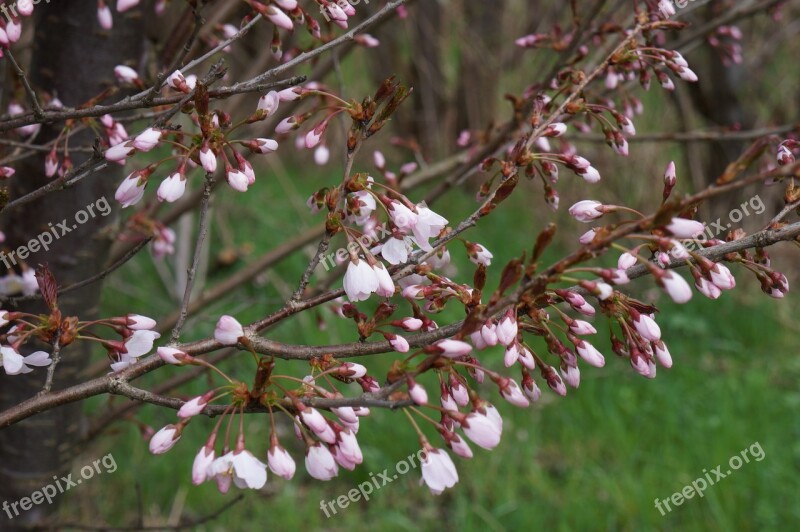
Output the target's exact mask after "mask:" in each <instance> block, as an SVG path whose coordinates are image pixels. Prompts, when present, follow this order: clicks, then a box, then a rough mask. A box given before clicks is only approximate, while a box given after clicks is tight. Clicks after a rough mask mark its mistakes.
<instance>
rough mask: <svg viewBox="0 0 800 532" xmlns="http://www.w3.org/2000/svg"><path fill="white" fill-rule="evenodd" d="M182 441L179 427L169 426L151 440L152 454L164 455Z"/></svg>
mask: <svg viewBox="0 0 800 532" xmlns="http://www.w3.org/2000/svg"><path fill="white" fill-rule="evenodd" d="M180 439H181V434H180V431H179V430H178V427H177V426H176V425H167V426H166V427H164V428H162V429H161V430H159V431H158V432H156V433H155V434H154V435H153V437H152V438H150V452H151V453H153V454H164V453H165V452H167V451H169V450H170V449H172V448H173V447H174V446H175V444H176V443H177V442H178V440H180Z"/></svg>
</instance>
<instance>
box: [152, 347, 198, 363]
mask: <svg viewBox="0 0 800 532" xmlns="http://www.w3.org/2000/svg"><path fill="white" fill-rule="evenodd" d="M156 353H158V356H159V357H160V358H161V360H163V361H164V362H166V363H167V364H174V365H178V366H182V365H184V364H185V363H186V361H187V360H188V359H190V358H191V357H190V356H189V355H187V354H186V353H184V352H183V351H181V350H180V349H175V348H174V347H159V348H158V349H157V350H156Z"/></svg>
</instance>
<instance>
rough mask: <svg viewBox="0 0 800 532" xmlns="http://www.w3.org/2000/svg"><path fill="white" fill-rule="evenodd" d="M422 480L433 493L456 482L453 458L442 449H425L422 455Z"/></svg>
mask: <svg viewBox="0 0 800 532" xmlns="http://www.w3.org/2000/svg"><path fill="white" fill-rule="evenodd" d="M422 480H423V482H425V484H426V485H427V486H428V489H429V490H431V493H433V494H434V495H439V494H440V493H442V492H443V491H444V490H445V489H447V488H452V487H453V486H455V485H456V483H457V482H458V471H456V466H455V464H453V460H452V459H451V458H450V456H449V455H448V454H447V452H445V451H444V450H442V449H433V448H428V449H425V452H424V453H423V455H422Z"/></svg>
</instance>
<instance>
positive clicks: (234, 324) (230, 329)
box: [214, 315, 244, 345]
mask: <svg viewBox="0 0 800 532" xmlns="http://www.w3.org/2000/svg"><path fill="white" fill-rule="evenodd" d="M242 336H244V329H243V328H242V325H241V324H240V323H239V322H238V321H236V318H233V317H231V316H227V315H226V316H222V317H220V319H219V321H217V327H216V328H215V329H214V338H215V339H216V340H217V341H218V342H219V343H221V344H222V345H236V344H237V343H238V342H239V338H241V337H242Z"/></svg>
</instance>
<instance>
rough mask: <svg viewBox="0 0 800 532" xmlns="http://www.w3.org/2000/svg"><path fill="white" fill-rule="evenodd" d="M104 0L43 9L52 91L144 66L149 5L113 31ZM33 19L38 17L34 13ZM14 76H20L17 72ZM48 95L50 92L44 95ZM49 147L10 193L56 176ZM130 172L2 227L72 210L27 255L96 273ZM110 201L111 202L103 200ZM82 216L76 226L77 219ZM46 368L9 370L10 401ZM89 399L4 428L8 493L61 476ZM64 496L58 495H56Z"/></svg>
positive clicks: (94, 300)
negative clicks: (117, 194) (100, 10)
mask: <svg viewBox="0 0 800 532" xmlns="http://www.w3.org/2000/svg"><path fill="white" fill-rule="evenodd" d="M96 9H97V6H96V3H95V2H52V3H40V4H38V6H37V7H36V12H35V21H34V23H35V35H34V38H33V51H32V58H31V65H30V68H28V69H27V70H28V75H29V79H30V81H31V84H32V85H33V87H34V88H35V90H36V91H37V93H38V94H39V95H40V97H41V94H43V93H49V94H51V95H54V96H58V98H59V99H60V100H61V101H62V102H63V103H64V104H65V105H68V106H78V105H80V104H82V103H84V102H85V101H86V100H88V99H89V98H92V97H94V96H96V95H97V94H98V93H100V92H101V91H102V90H103V89H105V88H107V87H108V86H110V85H112V84H113V83H114V75H113V71H114V67H115V66H116V65H119V64H129V65H131V66H133V67H134V68H136V66H137V62H138V61H139V60H140V59H141V50H142V35H143V23H142V9H135V10H132V11H130V12H128V13H125V14H119V13H115V14H114V28H113V29H112V30H111V31H104V30H102V29H101V28H100V27H99V24H98V22H97V14H96ZM25 23H27V24H31V20H30V19H27V20H26V21H25ZM9 79H11V78H9ZM40 99H41V98H40ZM62 125H63V124H56V125H55V127H51V126H43V128H42V131H41V133H40V135H39V140H43V141H44V140H48V139H52V138H54V137H55V136H56V135H57V134H58V131H59V128H60V127H61V126H62ZM93 141H94V133H93V132H92V131H91V130H86V131H83V132H81V133H77V134H74V135H71V136H70V146H91V145H92V142H93ZM70 155H71V156H72V158H73V162H74V164H75V165H76V166H77V165H79V164H81V162H83V161H84V160H85V158H86V157H87V154H85V153H71V154H70ZM43 166H44V163H43V157H40V156H37V157H31V158H28V159H26V160H25V161H24V162H22V163H21V164H20V165H19V167H17V173H16V175H15V177H13V178H12V180H11V181H10V187H11V190H10V191H9V192H10V197H11V198H12V199H13V198H16V197H19V196H21V195H23V194H25V193H27V192H30V191H32V190H35V189H37V188H39V187H41V186H42V185H44V184H46V183H47V182H48V179H47V178H46V177H45V175H44V172H43ZM122 177H123V170H122V167H116V166H115V167H114V168H109V169H106V170H104V171H102V172H99V173H98V174H94V175H92V176H90V177H88V178H86V179H84V180H83V181H81V182H80V183H79V184H78V185H77V186H75V187H73V188H70V189H67V190H63V191H58V192H54V193H51V194H48V195H46V196H44V197H43V198H41V199H39V200H37V201H34V202H31V203H28V204H26V205H24V206H22V207H20V208H18V209H14V210H13V212H9V213H7V214H5V216H4V217H3V220H2V227H3V228H4V230H5V232H6V236H7V241H6V245H7V246H8V247H9V248H11V249H14V248H16V247H17V246H20V245H23V244H24V243H25V242H27V241H29V240H30V239H32V238H35V237H36V236H37V235H38V234H40V233H41V232H43V231H46V230H47V229H48V223H52V224H53V225H56V224H57V223H58V222H60V221H61V220H63V219H66V220H67V222H68V227H70V228H72V230H71V231H70V232H69V233H67V234H64V235H63V236H62V237H60V238H59V239H57V240H55V241H54V243H53V244H52V246H51V249H50V250H49V251H46V252H45V251H39V252H38V253H35V254H32V255H31V257H30V258H29V259H28V260H27V263H28V264H29V265H31V266H32V267H35V266H36V265H37V264H40V263H41V264H45V263H46V264H48V265H49V268H50V270H51V271H52V272H53V273H54V275H55V277H56V280H57V281H58V283H59V285H61V286H64V285H67V284H70V283H72V282H75V281H79V280H82V279H85V278H86V277H89V276H91V275H93V274H95V273H97V272H99V271H101V270H102V268H103V267H104V263H105V261H106V259H107V258H108V250H109V247H110V244H111V242H110V240H109V239H108V238H107V237H106V236H104V235H103V233H102V231H103V229H104V228H106V227H108V226H109V225H110V224H111V223H113V221H114V218H115V217H116V213H115V212H114V213H112V215H109V216H102V215H101V214H100V212H99V211H100V208H99V206H101V205H102V204H101V203H98V204H96V202H98V201H101V202H102V198H105V199H106V201H107V202H108V204H109V205H111V206H112V207H113V206H114V205H115V201H114V190H115V188H116V186H117V184H118V183H119V182H120V179H121V178H122ZM93 204H96V205H98V206H97V207H95V208H94V212H95V216H94V217H89V219H88V221H86V222H85V223H83V224H80V223H77V222H76V218H75V215H76V213H77V212H79V211H82V210H83V211H85V212H86V207H87V206H89V205H93ZM103 210H104V211H105V209H104V208H103ZM73 226H75V227H74V228H73ZM100 288H101V284H100V283H95V284H93V285H91V286H87V287H85V288H83V289H81V290H76V291H74V292H71V293H68V294H66V295H65V296H64V297H63V298H61V299H60V300H59V307H60V308H61V310H62V312H63V314H64V315H65V316H70V315H77V316H79V317H80V318H81V319H90V318H91V317H92V316H94V315H96V313H97V307H98V304H99V302H100ZM21 310H25V311H28V312H34V313H38V312H43V311H44V307H43V305H42V304H41V303H36V304H26V305H24V306H21ZM89 355H90V349H89V346H88V345H86V343H85V342H84V343H78V344H73V345H71V346H68V347H67V348H65V349H64V350H63V352H62V360H61V362H60V364H59V365H58V366H57V369H56V372H55V379H54V383H53V389H54V390H57V389H60V388H66V387H68V386H71V385H73V384H76V383H77V382H78V381H79V379H78V376H79V373H80V371H81V370H82V369H83V368H85V367H86V365H87V363H88V357H89ZM45 376H46V371H43V370H42V369H38V370H37V371H34V372H33V373H31V374H29V375H18V376H12V377H8V376H5V375H2V376H0V409H5V408H8V407H9V406H11V405H13V404H15V403H18V402H19V401H21V400H23V399H25V398H28V397H30V396H32V395H35V394H36V393H38V392H39V391H40V390H41V389H42V386H43V384H44V380H45ZM81 421H82V412H81V405H80V403H76V404H73V405H67V406H63V407H61V408H57V409H54V410H51V411H49V412H46V413H43V414H40V415H38V416H36V417H35V418H32V419H29V420H27V421H25V422H22V423H20V424H18V425H15V426H13V427H10V428H7V429H5V430H2V431H0V500H6V501H9V502H10V503H12V502H14V501H17V500H19V499H20V498H21V497H25V496H29V495H30V494H31V493H32V492H33V491H35V490H38V489H40V488H42V487H43V486H45V485H47V484H49V483H51V482H52V481H53V476H54V475H59V476H60V475H65V474H67V473H68V472H69V471H70V469H71V465H70V460H71V458H73V457H74V454H75V447H74V445H75V443H76V442H77V440H78V437H79V433H80V431H81V425H82V423H81ZM56 500H57V499H56ZM55 509H56V505H55V504H53V505H47V504H42V505H38V506H34V508H33V509H32V510H30V511H27V512H20V513H21V515H20V516H18V517H16V516H15V517H14V519H13V520H9V519H8V516H7V515H6V513H5V512H0V529H2V530H12V529H15V527H19V526H24V525H29V524H32V523H40V522H41V521H42V519H44V518H45V517H46V516H47V515H51V514H52V513H53V512H54V511H55Z"/></svg>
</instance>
